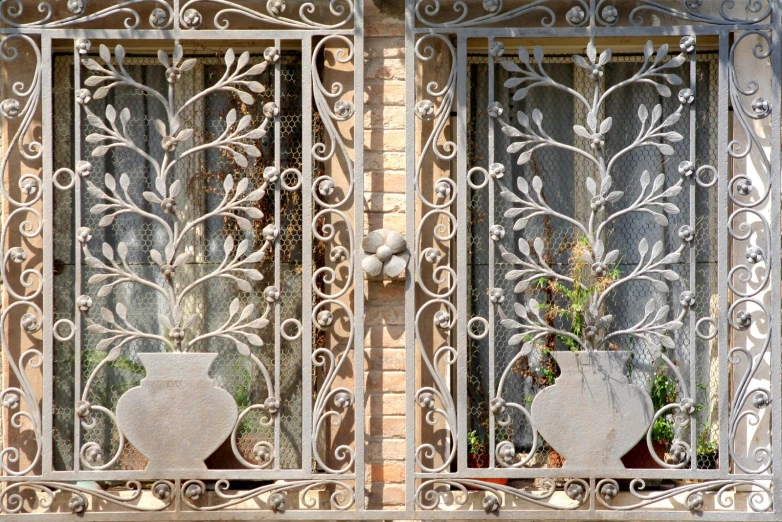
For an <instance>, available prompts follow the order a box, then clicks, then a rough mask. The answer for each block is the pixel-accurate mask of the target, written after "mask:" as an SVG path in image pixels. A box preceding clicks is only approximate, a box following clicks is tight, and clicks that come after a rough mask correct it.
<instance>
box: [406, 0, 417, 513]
mask: <svg viewBox="0 0 782 522" xmlns="http://www.w3.org/2000/svg"><path fill="white" fill-rule="evenodd" d="M406 6H407V9H405V77H406V78H407V81H406V82H405V129H406V133H405V168H406V172H407V176H406V180H405V206H406V212H405V221H406V231H407V239H408V242H410V250H411V252H412V255H411V256H410V265H409V267H408V271H407V274H406V277H405V350H406V352H405V362H406V366H407V372H405V417H406V418H405V420H406V426H405V456H406V458H405V509H406V510H407V511H408V512H412V511H414V510H415V471H416V467H415V444H416V428H417V426H418V421H417V419H416V403H415V399H414V398H415V386H416V379H417V376H418V373H419V370H418V368H417V367H416V342H418V340H417V339H416V336H415V289H416V273H417V272H418V270H417V266H418V248H419V245H418V238H416V218H417V215H416V206H417V205H416V197H415V193H416V192H415V175H414V173H415V159H416V158H415V155H416V139H415V137H416V132H417V129H416V127H417V126H416V119H415V114H414V112H413V107H414V105H415V85H416V81H415V80H416V73H415V69H416V67H415V47H414V44H415V42H414V35H413V28H414V27H415V14H414V11H413V9H414V6H413V2H410V1H408V2H406Z"/></svg>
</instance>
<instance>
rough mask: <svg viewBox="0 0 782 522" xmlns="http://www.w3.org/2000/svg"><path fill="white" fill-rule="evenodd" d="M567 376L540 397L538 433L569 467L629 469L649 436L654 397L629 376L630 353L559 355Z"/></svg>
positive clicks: (536, 418)
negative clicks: (629, 458)
mask: <svg viewBox="0 0 782 522" xmlns="http://www.w3.org/2000/svg"><path fill="white" fill-rule="evenodd" d="M552 355H553V357H554V359H556V361H557V363H558V364H559V368H560V370H561V375H560V376H559V377H558V378H557V379H556V381H555V382H554V385H553V386H549V387H548V388H546V389H545V390H543V391H541V392H540V393H538V394H537V396H535V400H534V401H533V402H532V411H531V413H532V419H533V423H534V426H535V429H537V430H538V432H539V433H540V434H541V435H542V436H543V438H544V439H545V440H546V442H548V444H549V445H550V446H551V447H552V448H554V449H555V450H556V451H557V453H559V454H560V455H561V456H562V458H563V459H565V462H564V465H563V469H567V470H585V471H587V470H595V469H600V470H602V469H623V468H624V465H623V464H622V460H621V458H622V456H623V455H624V454H625V453H627V452H628V451H629V450H630V449H631V448H632V447H633V446H635V444H636V442H638V440H640V439H641V437H643V436H644V435H645V434H646V430H647V429H648V428H649V425H650V424H651V422H652V417H653V414H654V411H653V407H652V399H651V397H649V394H647V393H646V392H645V391H643V390H641V389H640V388H637V387H636V386H633V385H632V384H630V382H629V381H628V380H627V377H626V376H625V375H624V368H625V365H626V363H627V358H628V357H629V355H630V354H629V352H614V351H592V352H565V351H559V352H553V353H552Z"/></svg>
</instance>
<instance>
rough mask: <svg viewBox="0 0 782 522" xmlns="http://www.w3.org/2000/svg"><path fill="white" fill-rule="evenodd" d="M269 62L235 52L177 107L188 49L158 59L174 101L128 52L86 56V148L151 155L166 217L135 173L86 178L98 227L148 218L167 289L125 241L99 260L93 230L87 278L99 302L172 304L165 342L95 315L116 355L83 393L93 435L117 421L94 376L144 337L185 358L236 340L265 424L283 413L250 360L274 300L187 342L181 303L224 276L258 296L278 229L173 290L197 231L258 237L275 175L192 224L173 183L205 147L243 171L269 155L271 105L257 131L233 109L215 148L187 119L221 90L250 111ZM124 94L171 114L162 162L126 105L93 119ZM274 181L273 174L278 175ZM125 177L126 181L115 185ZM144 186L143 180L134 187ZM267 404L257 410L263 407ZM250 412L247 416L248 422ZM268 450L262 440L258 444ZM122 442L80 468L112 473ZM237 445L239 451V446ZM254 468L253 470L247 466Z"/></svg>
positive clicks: (98, 330)
mask: <svg viewBox="0 0 782 522" xmlns="http://www.w3.org/2000/svg"><path fill="white" fill-rule="evenodd" d="M265 56H266V58H265V60H264V61H262V62H261V63H258V64H255V65H250V63H249V62H250V53H249V52H244V53H242V55H241V56H239V57H236V56H235V54H234V52H233V50H232V49H229V50H228V51H227V52H226V53H225V57H224V62H225V73H224V74H223V76H222V78H220V79H219V80H218V81H217V82H216V83H215V84H214V85H211V86H209V87H207V88H206V89H204V90H203V91H201V92H199V93H198V94H196V95H195V96H193V97H191V98H190V99H188V100H187V101H185V102H184V103H182V104H181V105H179V106H176V105H175V104H174V103H173V100H174V99H175V95H174V94H175V90H176V88H177V84H178V83H179V82H180V80H182V76H183V74H186V73H187V72H188V71H190V70H192V69H193V68H194V67H195V65H196V59H195V58H189V59H184V56H183V51H182V46H181V45H179V44H176V45H175V46H174V51H173V53H172V54H171V55H170V56H169V55H168V54H166V53H165V52H163V51H159V52H158V60H159V62H160V64H161V65H162V66H163V67H165V68H166V78H167V80H168V93H167V96H166V95H164V94H162V93H160V92H158V91H157V90H155V89H153V88H151V87H149V86H147V85H145V84H143V83H141V82H138V81H137V80H135V79H134V78H133V77H132V76H131V75H130V74H129V73H128V72H127V70H126V69H125V65H124V59H125V50H124V48H123V47H122V46H121V45H118V46H117V47H116V48H115V49H114V55H113V60H114V61H113V60H112V55H111V52H110V51H109V49H108V47H106V46H105V45H101V46H100V58H101V60H102V62H103V63H102V64H101V63H99V62H98V61H96V60H94V59H92V58H84V59H83V60H82V64H83V65H84V67H85V68H87V69H88V70H90V71H91V72H92V75H91V76H90V77H89V78H87V79H86V80H85V82H84V83H85V85H87V86H89V87H97V89H95V90H94V91H92V92H91V91H89V90H87V89H82V90H79V91H77V93H76V96H77V101H78V102H79V103H80V104H81V105H82V108H83V110H84V112H85V114H86V116H87V122H88V123H89V124H90V125H91V126H92V127H93V128H94V129H95V131H96V132H94V133H92V134H89V135H88V136H87V137H86V138H85V139H86V141H87V142H88V143H93V144H95V145H96V146H95V148H94V149H93V151H92V156H93V157H101V156H104V155H105V154H107V153H108V152H109V151H110V150H111V149H113V148H123V149H127V150H129V151H132V152H133V153H135V154H136V155H138V156H140V157H141V158H143V160H144V161H145V163H146V164H147V165H149V166H150V168H151V169H152V171H153V172H154V174H155V178H154V191H146V192H144V193H143V198H144V199H145V200H146V201H147V202H149V203H151V204H154V205H158V206H159V208H160V210H161V212H160V213H152V212H149V211H147V210H145V209H144V208H142V207H141V206H140V205H139V202H137V201H135V200H134V199H133V197H132V196H131V193H130V190H129V189H130V187H131V184H132V183H134V179H133V177H134V174H133V173H131V174H128V173H122V174H120V175H119V176H115V175H112V174H110V173H106V174H105V177H104V184H105V189H103V188H101V187H98V186H97V185H95V184H94V183H92V182H91V181H89V180H86V186H87V192H88V193H89V194H90V195H91V196H92V197H93V198H95V199H96V200H97V201H98V202H97V203H96V204H95V205H93V206H92V208H91V209H90V212H91V213H92V214H98V215H102V217H101V219H100V221H99V226H101V227H106V226H109V225H111V224H112V223H113V222H114V220H115V219H117V218H118V217H119V216H122V215H126V214H132V215H136V216H140V217H142V218H144V219H145V220H148V221H150V222H151V223H153V224H154V225H155V226H156V227H158V228H159V229H160V230H162V232H163V233H164V234H165V236H164V237H165V238H166V243H165V247H164V249H163V252H159V251H157V250H155V249H152V250H150V251H149V257H150V259H151V261H152V262H153V263H154V264H156V265H157V266H158V267H159V268H160V272H161V274H162V275H163V276H164V278H163V279H164V281H165V283H163V284H160V283H157V282H155V281H154V280H150V279H149V278H147V277H143V276H141V275H139V274H138V273H137V272H136V271H135V270H134V269H133V267H132V266H131V265H130V264H129V263H128V261H127V256H128V246H127V244H125V243H124V242H120V243H118V244H117V245H116V247H112V246H111V245H110V244H109V243H106V242H104V243H103V244H102V246H101V253H100V254H97V255H96V254H94V253H93V252H92V251H91V249H90V240H91V238H92V231H91V230H90V229H89V228H86V227H82V228H81V229H79V230H77V232H76V234H77V239H78V241H79V242H80V243H81V249H82V252H83V255H84V262H85V263H86V264H87V265H88V266H89V267H91V268H93V269H95V270H96V273H95V274H94V275H92V276H91V277H90V279H89V284H91V285H96V286H98V287H99V289H98V291H97V296H98V297H105V296H107V295H109V294H111V292H112V291H113V290H114V289H115V288H117V287H118V286H120V285H124V284H133V285H143V286H145V287H147V288H149V289H151V290H153V291H155V292H156V293H158V294H159V295H160V296H161V297H162V298H163V299H164V301H165V303H166V305H167V307H166V308H167V312H166V313H161V314H160V323H161V324H162V325H163V326H164V327H165V330H166V333H165V335H164V334H163V333H160V332H151V331H144V330H142V329H139V328H138V327H137V326H135V325H134V324H132V322H131V321H130V320H129V318H128V313H127V308H126V306H125V305H123V304H122V303H118V304H117V305H116V307H115V310H114V311H113V312H112V311H111V310H109V309H107V308H101V310H100V319H101V321H96V320H95V318H93V317H90V316H88V317H87V318H86V323H87V325H88V326H87V329H88V330H89V331H90V332H91V333H92V334H95V335H102V336H103V339H102V340H101V341H100V342H98V344H97V345H96V349H98V350H108V352H109V353H108V355H107V357H105V358H104V359H103V360H102V361H101V362H100V363H99V364H98V365H97V366H96V367H95V368H94V369H93V371H92V374H91V376H90V378H89V379H88V381H87V384H86V386H85V387H84V390H83V392H82V396H81V402H80V403H79V405H78V407H77V414H78V415H79V417H81V419H82V425H83V426H84V427H85V428H87V429H89V428H90V427H94V425H95V421H94V420H93V419H92V418H91V413H92V412H93V411H100V412H101V413H103V414H104V415H106V416H108V417H110V418H111V419H112V420H114V421H116V419H115V418H114V414H113V413H112V412H111V411H110V410H109V409H107V408H105V407H104V406H101V405H93V404H91V403H90V402H89V397H90V387H91V386H90V385H91V383H92V382H93V380H94V378H95V375H96V374H97V373H98V372H99V371H101V370H102V369H103V367H104V366H105V365H107V364H109V363H111V362H112V361H114V360H116V359H117V358H118V357H119V356H120V354H121V353H122V350H123V348H124V347H125V346H126V345H127V344H128V343H130V342H131V341H135V340H137V339H148V340H151V341H156V342H159V343H161V344H162V345H164V346H165V347H166V348H167V349H168V350H171V351H177V352H180V351H181V352H187V351H189V350H190V349H191V348H193V346H195V345H197V344H198V343H202V342H203V341H206V340H208V339H211V338H223V339H227V340H229V341H230V342H232V343H233V344H234V345H235V346H236V349H237V350H238V352H239V353H240V354H242V355H244V356H247V357H249V358H250V359H252V361H253V362H254V363H255V365H256V366H257V367H258V369H259V370H260V372H261V374H262V375H263V377H264V381H265V385H266V389H267V393H268V394H269V397H268V398H267V399H266V401H265V403H264V409H265V410H266V412H267V413H268V414H269V416H268V417H267V418H266V420H265V422H267V423H270V422H271V421H272V419H271V416H272V415H273V414H275V413H276V412H277V410H278V408H279V402H278V401H276V400H275V398H274V397H272V393H273V390H274V386H273V382H272V378H271V376H270V374H269V371H268V370H267V368H266V366H265V365H264V364H263V363H262V362H261V360H260V359H259V358H258V357H257V356H256V355H255V354H253V353H252V351H251V350H250V346H249V345H254V346H261V345H262V344H263V341H262V340H261V338H260V336H259V335H258V334H257V333H256V331H257V330H259V329H261V328H264V327H266V326H267V325H268V324H269V314H270V311H271V310H272V307H271V304H270V303H269V302H268V301H267V302H266V306H265V309H264V310H263V311H262V313H261V314H260V315H259V316H257V317H255V315H256V314H255V305H254V304H253V303H248V304H247V305H246V306H245V307H244V308H243V309H242V310H241V312H240V307H241V305H240V299H239V298H236V299H234V300H233V302H232V303H231V306H230V309H229V316H228V318H227V320H226V321H225V323H224V324H223V325H222V326H220V327H219V328H216V329H214V330H212V331H209V332H207V333H204V334H201V335H197V336H195V337H193V338H192V339H190V340H189V341H188V342H187V343H184V339H185V336H186V333H187V331H188V329H189V328H190V327H191V326H192V325H193V324H194V323H195V322H196V320H197V319H198V316H197V315H196V314H192V315H188V316H185V315H184V312H183V300H184V299H185V297H186V296H187V295H188V294H189V293H191V292H192V291H193V290H195V289H196V288H198V287H199V286H201V285H203V284H205V283H207V282H209V281H211V280H214V279H225V280H228V281H231V282H233V283H235V284H236V286H237V288H238V289H239V290H240V291H242V292H245V293H249V292H251V291H252V285H251V284H250V281H260V280H261V279H263V277H262V275H261V273H260V272H259V271H258V270H257V269H256V268H255V267H256V266H257V264H258V263H260V262H262V261H263V260H264V259H267V258H268V256H269V254H270V252H272V250H273V248H274V244H275V241H276V239H277V236H278V230H277V228H276V226H275V225H273V224H270V225H267V226H266V228H265V229H264V230H263V242H262V244H261V246H260V248H258V250H255V251H252V249H251V245H252V243H251V240H250V239H244V240H242V241H241V242H239V243H238V244H236V243H235V241H234V239H233V237H231V236H227V237H226V239H225V242H224V245H223V250H224V258H223V261H222V262H221V263H220V264H219V266H217V268H215V269H214V270H212V271H211V272H209V273H207V274H205V275H203V276H201V277H199V278H197V279H196V280H194V281H192V282H190V283H189V284H187V285H181V286H180V287H178V286H177V285H176V284H175V281H176V271H177V269H179V268H180V267H182V266H183V265H185V264H186V263H187V262H188V261H189V260H190V259H191V257H192V253H191V252H188V251H185V249H184V240H185V238H186V237H187V236H188V235H189V234H194V233H195V232H196V230H197V227H198V226H199V225H201V224H203V223H205V222H206V221H207V220H209V219H211V218H214V217H221V218H225V219H229V220H234V221H235V222H236V224H237V225H238V227H239V228H240V229H241V230H244V231H251V230H252V221H253V220H256V219H261V218H262V217H263V214H262V212H261V211H260V210H259V209H258V208H256V207H255V206H253V203H255V202H257V201H259V200H260V199H262V198H263V197H264V195H265V194H266V192H267V190H268V189H269V187H270V186H271V185H272V184H273V183H274V182H275V181H277V176H276V175H265V176H264V181H263V183H262V184H261V185H260V186H257V187H251V180H250V178H246V177H245V178H242V179H240V180H239V181H238V182H234V179H233V177H232V176H231V175H228V176H227V177H226V178H225V180H224V182H223V190H224V195H223V198H222V200H221V201H220V202H219V203H218V204H217V205H216V206H215V208H214V209H212V210H210V211H209V212H207V213H205V214H202V215H200V216H198V217H196V218H194V219H191V220H189V221H183V220H182V219H181V218H180V217H179V215H178V214H177V212H176V209H177V201H178V198H179V197H180V196H181V195H182V182H181V180H178V179H177V180H173V181H172V180H171V178H172V176H173V172H174V168H175V167H176V165H177V164H178V163H179V162H181V161H182V160H183V159H184V158H187V157H188V156H191V155H193V154H197V153H199V152H202V151H205V150H210V149H214V150H220V151H223V152H226V153H228V155H230V156H231V157H232V158H233V160H234V162H235V163H236V165H237V166H239V167H246V166H247V165H248V160H247V156H250V157H258V156H260V155H261V152H260V150H259V149H258V147H256V146H255V145H254V143H255V142H257V140H259V139H261V138H263V137H264V136H265V135H266V133H267V132H268V128H269V125H270V123H271V122H272V120H273V119H274V117H275V116H276V115H277V114H278V112H279V110H278V108H277V107H276V106H275V105H274V104H273V103H269V104H267V105H266V106H264V109H263V114H264V119H263V121H262V122H261V124H260V125H259V126H258V127H255V128H253V127H252V125H251V123H252V116H251V115H249V114H248V115H245V116H243V117H242V118H237V114H236V110H235V109H231V110H230V111H229V112H228V114H227V115H226V117H225V130H224V131H223V132H222V133H221V134H220V135H219V136H217V137H216V138H214V139H213V140H212V141H209V142H205V143H194V144H192V145H190V143H192V140H193V136H194V130H193V129H190V128H181V116H182V115H183V113H184V112H185V111H187V110H188V108H190V107H192V106H193V104H195V103H196V102H197V101H198V100H200V99H203V98H204V97H206V96H209V95H210V94H213V93H216V92H228V93H232V94H235V95H236V96H237V97H238V98H239V99H240V100H241V101H242V103H244V104H247V105H249V104H252V103H254V101H255V98H254V96H253V94H252V93H260V92H262V91H263V90H264V89H265V88H264V86H263V85H262V84H261V83H259V82H258V81H256V80H254V79H253V78H254V77H256V76H257V75H259V74H261V73H263V72H264V71H265V70H266V69H267V67H268V66H269V64H270V63H272V57H276V56H277V55H276V54H275V53H271V52H267V53H265ZM120 87H124V88H129V89H135V90H137V91H141V92H144V93H146V94H148V95H149V96H150V97H151V98H152V99H154V100H155V101H156V102H157V103H159V104H160V105H161V106H162V108H163V110H164V112H165V114H166V121H163V120H160V119H158V120H156V121H155V122H154V126H155V129H156V130H157V132H158V134H159V136H158V138H159V139H160V143H161V147H162V150H163V153H162V156H161V157H153V156H152V155H151V153H150V152H148V151H147V150H145V149H143V148H142V147H140V146H139V145H138V144H136V143H135V142H134V141H133V138H132V137H131V133H130V132H129V128H128V125H129V122H130V120H131V113H130V110H129V109H128V108H127V107H126V108H123V109H121V110H120V111H119V113H118V112H117V109H115V108H114V106H113V105H111V104H109V105H107V106H106V109H105V113H104V115H103V117H100V116H98V115H96V114H95V113H93V112H92V111H91V110H90V109H89V102H90V101H91V99H101V98H105V97H106V96H107V95H108V94H109V93H110V92H111V90H112V89H117V88H120ZM272 174H273V173H272ZM117 178H118V179H117ZM136 182H138V181H136ZM80 300H81V301H82V302H83V303H84V304H85V305H86V306H83V307H82V310H83V311H84V312H85V313H87V314H88V313H89V309H90V306H89V304H90V298H89V295H85V296H82V297H80ZM258 407H259V405H254V406H251V407H250V408H251V409H257V408H258ZM245 414H246V412H243V413H242V415H245ZM259 444H261V443H259ZM123 446H124V437H123V436H122V434H121V433H120V443H119V445H118V448H117V451H116V453H115V454H114V455H113V456H112V457H111V458H109V459H106V460H107V461H106V462H104V463H100V461H102V460H103V459H102V458H99V457H102V456H101V455H100V447H99V445H98V444H97V443H95V442H88V443H86V444H84V445H83V446H82V448H81V452H80V453H81V457H82V463H83V464H84V465H85V466H86V467H87V468H89V469H109V468H110V467H112V466H113V465H114V464H115V463H116V462H117V460H118V459H119V456H120V454H121V453H122V450H123V449H124V447H123ZM234 446H235V445H234ZM234 452H235V454H236V456H237V458H239V459H240V460H241V461H243V463H245V462H246V461H245V459H244V458H243V457H242V456H241V455H240V454H239V452H238V451H236V449H235V448H234ZM255 453H256V454H257V455H263V456H266V457H267V460H265V461H260V462H259V463H258V464H256V465H261V466H264V467H265V466H267V465H268V464H269V463H270V460H269V459H270V456H271V453H269V452H268V451H267V452H263V451H260V447H256V451H255ZM247 464H249V463H247Z"/></svg>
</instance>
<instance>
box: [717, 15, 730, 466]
mask: <svg viewBox="0 0 782 522" xmlns="http://www.w3.org/2000/svg"><path fill="white" fill-rule="evenodd" d="M729 37H730V32H729V31H727V30H724V31H722V32H720V36H719V53H720V66H719V93H720V96H719V111H718V113H719V117H718V121H719V146H718V150H719V151H720V157H719V166H718V170H719V181H718V182H717V187H718V196H717V209H718V211H717V213H718V219H717V220H718V227H717V229H718V230H719V231H720V233H719V234H718V241H717V274H718V276H717V284H718V285H719V286H718V294H719V298H718V302H719V306H718V316H719V327H718V328H719V329H718V331H719V335H718V337H717V339H718V342H717V359H718V361H719V416H720V418H719V425H720V436H719V446H720V452H719V469H720V472H721V474H722V475H727V474H728V473H729V471H730V470H729V469H728V466H729V459H728V444H730V441H729V440H728V438H729V436H728V434H729V432H730V379H729V375H728V372H729V370H728V342H729V341H730V326H729V324H728V269H729V265H730V238H729V236H728V232H727V226H728V212H729V210H730V208H729V207H730V201H729V200H728V181H729V180H728V176H729V173H730V156H729V155H728V138H729V137H728V123H729V122H728V116H729V115H728V95H729V92H728V90H729V83H728V73H729V67H730V64H729V61H730V42H729V41H728V40H729Z"/></svg>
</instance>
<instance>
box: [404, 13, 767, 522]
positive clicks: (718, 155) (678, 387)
mask: <svg viewBox="0 0 782 522" xmlns="http://www.w3.org/2000/svg"><path fill="white" fill-rule="evenodd" d="M779 21H780V5H779V3H778V2H775V1H769V2H726V1H715V2H700V1H697V2H692V1H688V0H683V1H678V0H677V1H673V0H671V1H651V0H634V1H632V2H607V1H596V0H584V1H573V2H547V1H540V2H495V1H482V2H478V1H475V2H453V3H448V2H441V1H438V0H432V1H419V2H412V1H409V2H408V8H407V54H406V57H407V78H408V84H407V109H408V120H407V125H408V129H409V132H408V147H407V148H408V163H407V166H408V172H410V173H411V175H410V177H409V182H408V207H409V208H411V209H412V208H415V209H416V213H415V215H414V216H413V215H412V214H413V213H412V212H411V215H410V217H409V220H408V235H409V237H411V238H413V237H414V238H415V240H414V241H412V243H413V245H414V247H413V251H414V253H415V255H413V256H412V257H413V263H414V264H413V265H412V267H411V270H412V272H413V274H414V277H415V284H414V285H411V286H410V288H409V292H408V294H407V296H408V300H407V306H408V314H407V317H408V321H407V331H408V334H407V335H408V368H415V369H416V371H415V372H409V373H408V381H407V391H408V408H407V414H408V416H409V417H410V418H411V419H412V418H415V419H416V421H415V422H411V423H409V424H408V431H407V436H408V438H409V444H408V467H407V499H408V510H415V511H416V513H417V514H418V516H419V517H421V518H426V517H428V516H454V514H453V513H452V512H451V510H453V509H459V514H458V515H456V516H459V517H462V516H463V517H464V518H467V517H470V516H474V517H483V516H486V515H487V513H490V514H491V515H492V516H497V517H500V518H502V517H507V518H513V519H517V518H534V519H544V518H548V517H552V518H556V519H560V518H568V519H570V518H574V519H575V518H578V519H594V518H596V517H600V518H604V517H605V518H628V517H629V518H632V519H646V518H649V519H678V518H681V517H682V516H684V515H685V514H687V513H688V512H690V511H691V512H694V513H698V515H699V516H702V517H704V518H715V519H716V518H720V517H723V516H727V517H729V518H742V519H743V518H752V519H759V520H760V519H768V520H772V519H774V518H778V516H779V515H778V510H779V507H778V506H780V502H781V501H782V500H780V495H781V494H782V493H781V487H780V486H781V484H780V481H779V469H780V465H782V463H780V461H779V457H778V455H779V450H778V448H775V446H776V445H778V440H777V439H778V436H779V433H782V431H780V430H781V428H782V425H781V424H780V410H779V405H778V401H777V400H774V399H775V395H776V394H778V393H779V389H780V366H779V365H780V354H779V346H780V344H779V343H780V336H779V325H780V316H779V306H778V304H777V303H778V302H779V288H780V286H779V267H778V266H777V265H778V263H777V261H778V259H779V256H780V250H779V247H780V245H779V191H780V187H779V172H780V163H779V142H780V139H779V137H780V132H779V131H780V128H779V114H778V112H779V111H778V110H777V107H778V105H779V84H778V78H779V73H780V61H779V58H780V48H779V45H780V40H779V38H780V33H779V27H780V25H779ZM620 37H621V39H619V38H620ZM574 42H578V43H574ZM611 48H613V54H612V49H611ZM413 130H414V131H413ZM612 359H613V361H612ZM650 395H651V396H650ZM772 433H773V434H774V436H772ZM544 439H545V440H544ZM639 439H640V441H641V442H640V443H639V444H637V445H635V446H633V445H634V444H635V443H636V441H638V440H639ZM656 441H662V442H664V444H655V442H656ZM775 449H776V450H777V451H773V450H775ZM554 450H556V451H554ZM617 451H619V453H618V454H616V452H617ZM657 451H659V452H660V453H659V454H658V453H657ZM612 452H613V453H612ZM625 452H629V453H628V454H627V455H625ZM622 457H624V459H623V460H620V458H622ZM661 481H663V482H665V484H662V483H661ZM671 481H673V482H671ZM662 486H667V487H662ZM725 510H729V511H730V514H727V513H725ZM627 511H632V514H627V513H625V512H627Z"/></svg>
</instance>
